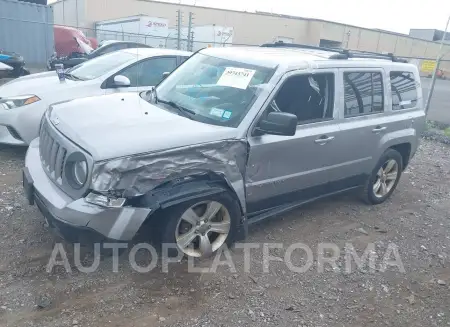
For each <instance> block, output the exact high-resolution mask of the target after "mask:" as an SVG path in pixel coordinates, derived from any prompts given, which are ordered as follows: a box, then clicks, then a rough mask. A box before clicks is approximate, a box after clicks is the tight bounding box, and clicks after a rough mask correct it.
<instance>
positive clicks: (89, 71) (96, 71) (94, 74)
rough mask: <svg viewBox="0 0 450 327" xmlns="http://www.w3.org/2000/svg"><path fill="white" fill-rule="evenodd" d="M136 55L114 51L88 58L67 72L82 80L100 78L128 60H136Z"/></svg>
mask: <svg viewBox="0 0 450 327" xmlns="http://www.w3.org/2000/svg"><path fill="white" fill-rule="evenodd" d="M136 57H137V56H136V55H135V54H132V53H128V52H112V53H107V54H105V55H103V56H100V57H97V58H94V59H91V60H88V61H86V62H84V63H82V64H81V65H78V66H76V67H74V68H72V69H69V70H68V71H67V72H68V73H70V74H72V75H74V76H75V77H76V78H79V79H81V80H90V79H95V78H98V77H100V76H102V75H104V74H106V73H109V72H111V71H112V70H114V69H116V68H118V67H120V66H122V65H123V64H125V63H127V62H130V63H131V62H132V61H134V60H136Z"/></svg>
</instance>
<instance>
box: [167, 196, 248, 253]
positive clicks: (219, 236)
mask: <svg viewBox="0 0 450 327" xmlns="http://www.w3.org/2000/svg"><path fill="white" fill-rule="evenodd" d="M160 217H161V218H160V219H162V221H161V223H162V224H161V225H160V226H161V227H160V231H161V234H160V242H161V243H163V244H164V243H169V244H176V247H177V249H178V251H181V252H182V253H183V254H184V255H186V256H190V257H195V258H205V257H209V256H211V255H212V254H214V253H215V252H216V251H217V250H219V249H220V247H222V246H223V245H224V244H227V245H228V246H230V245H231V244H232V243H233V242H234V239H235V235H236V232H237V230H238V228H239V224H240V217H241V211H240V207H239V204H238V203H237V201H236V200H235V199H234V198H233V197H232V196H231V195H230V194H229V193H228V192H223V193H220V194H215V195H211V196H205V197H204V198H201V199H196V200H192V201H187V202H185V203H182V204H179V205H176V206H174V207H170V208H167V209H165V210H163V211H162V212H161V215H160ZM169 255H170V256H173V254H172V253H169Z"/></svg>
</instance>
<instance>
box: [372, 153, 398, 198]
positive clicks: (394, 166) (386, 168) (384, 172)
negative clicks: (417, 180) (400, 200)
mask: <svg viewBox="0 0 450 327" xmlns="http://www.w3.org/2000/svg"><path fill="white" fill-rule="evenodd" d="M398 174H399V171H398V163H397V161H395V160H394V159H389V160H388V161H386V162H385V163H384V164H383V165H382V166H381V167H380V169H379V170H378V172H377V175H376V178H375V181H374V183H373V193H374V194H375V196H376V197H377V198H382V197H384V196H386V195H387V194H388V193H389V192H390V191H391V190H392V188H393V187H394V185H395V182H396V180H397V177H398Z"/></svg>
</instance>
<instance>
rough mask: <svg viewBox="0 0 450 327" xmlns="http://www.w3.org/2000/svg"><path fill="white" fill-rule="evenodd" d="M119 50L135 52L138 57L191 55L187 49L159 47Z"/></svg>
mask: <svg viewBox="0 0 450 327" xmlns="http://www.w3.org/2000/svg"><path fill="white" fill-rule="evenodd" d="M119 51H122V52H127V53H131V54H137V55H138V56H139V57H154V56H170V55H172V56H185V57H186V56H187V57H189V56H191V55H192V52H188V51H181V50H171V49H160V48H132V49H124V50H119Z"/></svg>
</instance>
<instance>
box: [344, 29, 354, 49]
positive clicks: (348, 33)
mask: <svg viewBox="0 0 450 327" xmlns="http://www.w3.org/2000/svg"><path fill="white" fill-rule="evenodd" d="M346 34H347V45H346V47H345V48H346V49H348V44H349V42H350V35H351V34H352V32H351V31H350V30H348V31H347V33H346Z"/></svg>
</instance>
